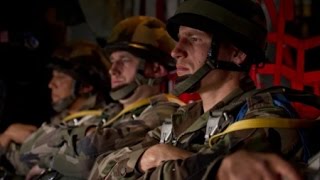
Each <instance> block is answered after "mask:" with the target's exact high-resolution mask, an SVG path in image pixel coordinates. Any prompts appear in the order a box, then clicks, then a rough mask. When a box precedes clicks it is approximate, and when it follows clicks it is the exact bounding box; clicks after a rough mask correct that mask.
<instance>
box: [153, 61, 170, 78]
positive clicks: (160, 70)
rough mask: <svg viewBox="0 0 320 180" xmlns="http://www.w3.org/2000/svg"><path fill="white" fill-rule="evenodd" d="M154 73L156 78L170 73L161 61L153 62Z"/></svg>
mask: <svg viewBox="0 0 320 180" xmlns="http://www.w3.org/2000/svg"><path fill="white" fill-rule="evenodd" d="M153 64H154V65H153V73H154V77H155V78H160V77H164V76H166V75H168V71H167V69H166V68H165V67H164V66H163V65H162V64H160V63H157V62H155V63H153Z"/></svg>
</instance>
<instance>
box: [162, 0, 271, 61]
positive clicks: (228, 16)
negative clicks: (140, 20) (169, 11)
mask: <svg viewBox="0 0 320 180" xmlns="http://www.w3.org/2000/svg"><path fill="white" fill-rule="evenodd" d="M180 26H187V27H191V28H195V29H199V30H202V31H205V32H210V33H212V34H213V40H215V39H219V38H220V39H222V38H224V39H222V40H228V41H229V42H231V43H233V44H234V45H235V46H236V47H238V48H239V49H241V50H242V51H243V52H245V53H246V54H247V55H248V56H249V57H251V58H250V59H251V62H250V64H259V63H261V62H264V61H265V59H266V58H265V47H266V37H267V29H266V18H265V15H264V12H263V9H262V8H261V6H260V4H259V3H258V2H257V1H253V0H188V1H185V2H183V3H182V4H181V5H180V7H179V8H178V9H177V11H176V13H175V15H174V16H173V17H171V18H170V19H169V20H168V23H167V30H168V32H169V34H170V35H171V37H173V38H174V39H177V38H178V37H177V35H178V30H179V27H180Z"/></svg>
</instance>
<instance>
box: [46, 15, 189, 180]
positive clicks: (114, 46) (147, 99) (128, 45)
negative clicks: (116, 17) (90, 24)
mask: <svg viewBox="0 0 320 180" xmlns="http://www.w3.org/2000/svg"><path fill="white" fill-rule="evenodd" d="M173 47H174V40H173V39H171V38H170V36H169V34H168V33H167V32H166V31H165V25H164V23H162V22H161V21H160V20H158V19H156V18H153V17H146V16H135V17H130V18H127V19H125V20H123V21H121V22H119V23H118V24H117V25H116V26H115V27H114V28H113V30H112V33H111V36H110V38H109V39H108V44H107V46H106V48H105V49H106V52H107V54H108V55H109V59H110V61H111V68H110V70H109V74H110V76H111V87H112V90H111V92H110V95H111V97H112V98H113V99H114V100H118V101H119V102H120V103H121V104H122V105H123V110H122V111H121V112H119V113H118V114H117V115H115V116H113V117H111V116H108V117H104V118H103V119H104V120H103V121H102V122H103V123H101V124H100V125H99V126H98V127H97V128H96V127H92V126H89V127H83V128H82V129H83V130H82V132H86V134H87V136H86V137H84V138H81V139H79V140H78V141H77V143H72V144H70V146H68V148H67V150H66V151H65V153H61V154H57V155H55V156H53V157H51V162H52V163H50V164H49V163H47V164H45V165H42V167H45V168H50V169H54V170H55V171H56V172H57V173H59V174H60V175H63V178H64V179H70V178H73V179H86V178H87V177H88V175H89V173H90V170H91V168H92V165H93V163H94V160H95V159H96V157H97V156H98V155H100V154H102V153H104V154H103V155H102V156H101V157H100V158H99V159H101V158H102V157H104V156H106V155H107V154H108V153H110V152H112V151H114V150H117V149H120V148H123V147H126V146H132V145H135V144H137V143H139V142H140V141H141V140H142V139H143V138H144V136H145V134H146V133H147V132H148V131H149V130H151V129H154V128H156V127H158V126H159V125H161V124H162V122H163V120H165V119H168V118H170V116H171V114H172V113H173V112H175V111H176V109H177V108H178V107H179V106H180V105H182V104H183V103H182V102H181V101H180V100H179V99H177V98H176V97H174V96H172V95H168V94H162V91H166V88H165V86H166V83H167V81H166V80H167V78H166V77H167V75H168V72H169V71H171V70H173V69H174V62H173V59H172V57H171V56H170V54H169V53H170V51H171V50H172V48H173ZM70 139H72V137H70ZM69 159H75V161H69ZM99 159H98V160H97V161H98V163H103V162H100V160H99ZM95 170H97V171H98V169H95ZM91 178H92V179H95V178H96V177H95V174H93V175H92V177H91Z"/></svg>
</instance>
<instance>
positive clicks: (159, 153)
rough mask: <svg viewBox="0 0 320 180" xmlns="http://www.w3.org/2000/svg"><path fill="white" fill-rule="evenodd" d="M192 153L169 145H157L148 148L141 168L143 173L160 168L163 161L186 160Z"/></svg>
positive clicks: (141, 161) (142, 158)
mask: <svg viewBox="0 0 320 180" xmlns="http://www.w3.org/2000/svg"><path fill="white" fill-rule="evenodd" d="M191 155H192V153H191V152H189V151H185V150H183V149H179V148H176V147H174V146H172V145H168V144H157V145H154V146H152V147H150V148H148V149H147V150H146V151H145V152H144V154H143V155H142V157H141V159H140V162H139V168H140V170H141V171H142V172H145V171H147V170H148V169H151V168H154V167H157V166H159V165H160V164H161V163H162V162H163V161H168V160H177V159H185V158H187V157H190V156H191Z"/></svg>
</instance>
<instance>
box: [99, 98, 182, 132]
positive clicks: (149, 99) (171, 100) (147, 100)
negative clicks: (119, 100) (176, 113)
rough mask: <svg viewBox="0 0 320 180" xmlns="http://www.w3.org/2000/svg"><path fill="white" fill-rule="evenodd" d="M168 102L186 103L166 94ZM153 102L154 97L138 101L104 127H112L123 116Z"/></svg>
mask: <svg viewBox="0 0 320 180" xmlns="http://www.w3.org/2000/svg"><path fill="white" fill-rule="evenodd" d="M164 96H165V97H166V98H167V100H168V102H172V103H177V104H179V105H184V103H183V102H182V101H181V100H179V99H178V98H177V97H176V96H173V95H171V94H165V95H164ZM151 102H152V97H151V98H144V99H141V100H139V101H136V102H135V103H133V104H130V105H129V106H127V107H126V108H124V109H123V110H122V111H121V112H119V114H117V115H116V116H115V117H113V118H112V119H110V120H108V121H107V122H106V123H105V124H104V125H103V126H104V127H106V126H109V125H111V124H112V123H114V122H116V121H117V120H118V118H119V117H121V116H122V115H124V114H126V113H128V112H131V111H133V110H135V109H137V108H139V107H142V106H145V105H149V104H151Z"/></svg>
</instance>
